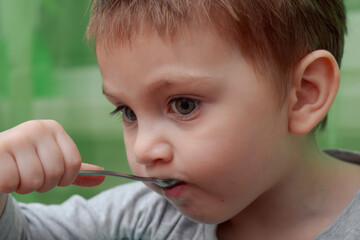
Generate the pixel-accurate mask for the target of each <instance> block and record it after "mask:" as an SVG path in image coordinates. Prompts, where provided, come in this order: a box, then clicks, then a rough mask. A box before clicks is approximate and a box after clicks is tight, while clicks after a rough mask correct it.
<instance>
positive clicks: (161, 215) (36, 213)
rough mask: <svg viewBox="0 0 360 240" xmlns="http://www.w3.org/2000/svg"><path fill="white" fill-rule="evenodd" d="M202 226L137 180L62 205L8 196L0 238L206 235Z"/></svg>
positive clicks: (193, 237)
mask: <svg viewBox="0 0 360 240" xmlns="http://www.w3.org/2000/svg"><path fill="white" fill-rule="evenodd" d="M206 229H208V228H207V227H205V226H204V224H200V223H196V222H193V221H192V220H190V219H187V218H186V217H184V216H183V215H181V214H180V213H179V212H178V211H177V210H176V208H175V207H173V206H172V205H171V204H170V203H169V202H168V201H167V200H166V199H164V198H163V197H161V196H160V195H158V194H157V193H155V192H153V191H151V190H150V189H148V188H147V187H145V186H144V185H143V184H142V183H131V184H125V185H121V186H119V187H116V188H113V189H110V190H107V191H105V192H103V193H101V194H99V195H97V196H95V197H94V198H91V199H89V200H86V199H84V198H82V197H80V196H73V197H71V198H70V199H69V200H67V201H66V202H64V203H63V204H61V205H43V204H38V203H31V204H24V203H18V202H16V200H15V199H14V198H12V197H11V196H9V198H8V202H7V205H6V209H5V211H4V213H3V216H2V218H1V219H0V240H5V239H86V240H88V239H133V240H136V239H142V240H147V239H170V240H171V239H206V238H205V237H204V230H206ZM212 229H213V228H210V230H211V231H212V232H211V233H213V230H212ZM207 239H209V238H207Z"/></svg>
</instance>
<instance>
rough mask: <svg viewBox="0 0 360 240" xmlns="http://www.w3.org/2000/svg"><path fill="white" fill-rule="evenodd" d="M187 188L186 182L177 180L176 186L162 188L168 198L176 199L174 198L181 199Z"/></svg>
mask: <svg viewBox="0 0 360 240" xmlns="http://www.w3.org/2000/svg"><path fill="white" fill-rule="evenodd" d="M185 186H186V183H185V182H183V181H179V180H176V182H174V184H172V185H170V186H167V187H162V189H163V191H164V194H165V196H166V197H167V198H170V199H174V198H179V197H180V196H181V193H182V192H183V190H184V188H185Z"/></svg>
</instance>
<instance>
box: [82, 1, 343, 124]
mask: <svg viewBox="0 0 360 240" xmlns="http://www.w3.org/2000/svg"><path fill="white" fill-rule="evenodd" d="M204 20H205V21H207V22H208V23H210V24H212V25H213V26H214V27H216V29H217V30H218V31H219V33H220V36H223V37H225V38H226V39H228V40H231V41H234V42H235V43H236V44H237V45H238V46H239V49H240V51H241V53H242V54H243V56H245V57H246V58H248V59H249V60H251V62H252V63H253V66H254V67H255V69H257V70H259V71H263V72H266V71H265V69H266V70H270V72H271V74H272V76H273V77H272V79H273V81H274V83H273V84H275V88H274V89H275V91H276V93H277V94H276V96H279V100H280V101H282V102H283V101H284V100H285V99H286V97H287V94H288V91H289V87H290V86H291V74H292V73H293V70H294V68H295V66H296V64H297V63H298V62H299V61H300V60H301V59H302V58H303V57H304V56H306V55H307V54H309V53H310V52H312V51H315V50H319V49H323V50H327V51H329V52H330V53H331V54H332V55H333V56H334V57H335V59H336V60H337V63H338V65H339V66H340V65H341V59H342V55H343V49H344V35H345V33H346V13H345V7H344V3H343V0H93V1H92V12H91V18H90V22H89V25H88V29H87V37H88V39H90V40H93V41H95V44H96V43H98V42H103V43H105V44H107V45H113V44H116V43H119V42H122V41H131V39H132V38H133V37H135V36H136V35H137V34H141V33H143V31H144V30H146V31H149V30H150V31H154V32H156V33H157V34H158V35H159V36H160V37H162V38H170V39H175V40H176V37H177V36H178V35H181V33H182V31H183V30H184V29H186V28H188V27H191V26H193V24H203V23H204ZM323 122H324V124H325V122H326V119H325V121H323Z"/></svg>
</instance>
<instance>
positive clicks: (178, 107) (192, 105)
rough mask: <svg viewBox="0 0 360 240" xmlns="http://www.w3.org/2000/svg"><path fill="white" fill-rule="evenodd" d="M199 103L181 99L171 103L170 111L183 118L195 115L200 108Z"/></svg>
mask: <svg viewBox="0 0 360 240" xmlns="http://www.w3.org/2000/svg"><path fill="white" fill-rule="evenodd" d="M199 103H200V102H199V101H198V100H195V99H191V98H186V97H179V98H175V99H172V100H171V101H170V109H171V110H172V111H173V112H175V113H177V114H179V115H182V116H187V115H190V114H191V113H194V111H196V110H197V109H198V107H199Z"/></svg>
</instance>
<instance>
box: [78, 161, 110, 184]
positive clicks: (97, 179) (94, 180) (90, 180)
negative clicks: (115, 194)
mask: <svg viewBox="0 0 360 240" xmlns="http://www.w3.org/2000/svg"><path fill="white" fill-rule="evenodd" d="M80 169H81V170H104V169H103V168H102V167H99V166H96V165H93V164H88V163H82V164H81V168H80ZM104 180H105V176H87V175H81V176H77V178H76V179H75V181H74V182H73V184H74V185H77V186H82V187H94V186H97V185H99V184H101V183H102V182H103V181H104Z"/></svg>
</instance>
